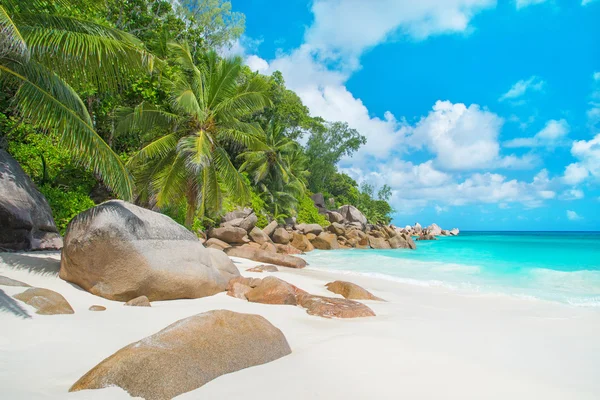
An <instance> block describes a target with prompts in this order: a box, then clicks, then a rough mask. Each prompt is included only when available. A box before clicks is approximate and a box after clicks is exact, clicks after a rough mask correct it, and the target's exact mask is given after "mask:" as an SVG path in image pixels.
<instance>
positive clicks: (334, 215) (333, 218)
mask: <svg viewBox="0 0 600 400" xmlns="http://www.w3.org/2000/svg"><path fill="white" fill-rule="evenodd" d="M327 218H328V219H329V222H331V223H333V222H337V223H338V224H341V223H342V222H344V217H343V216H342V214H340V213H339V212H337V211H329V212H328V213H327Z"/></svg>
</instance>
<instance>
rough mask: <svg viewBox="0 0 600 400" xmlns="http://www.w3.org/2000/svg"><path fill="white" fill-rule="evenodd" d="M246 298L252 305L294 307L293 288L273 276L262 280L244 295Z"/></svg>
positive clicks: (294, 296)
mask: <svg viewBox="0 0 600 400" xmlns="http://www.w3.org/2000/svg"><path fill="white" fill-rule="evenodd" d="M246 298H247V299H248V301H250V302H252V303H263V304H283V305H290V306H295V305H296V291H295V290H294V286H292V285H290V284H289V283H287V282H286V281H283V280H281V279H279V278H276V277H274V276H269V277H266V278H265V279H263V280H262V281H261V282H260V284H258V286H256V287H255V288H253V289H252V290H250V291H248V292H247V293H246Z"/></svg>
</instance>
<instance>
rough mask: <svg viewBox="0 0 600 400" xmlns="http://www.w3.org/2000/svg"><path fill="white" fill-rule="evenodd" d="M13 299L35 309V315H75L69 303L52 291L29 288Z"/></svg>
mask: <svg viewBox="0 0 600 400" xmlns="http://www.w3.org/2000/svg"><path fill="white" fill-rule="evenodd" d="M13 297H14V298H15V299H17V300H21V301H23V302H25V303H27V304H29V305H30V306H33V307H35V308H36V309H37V311H36V314H40V315H56V314H74V313H75V311H73V308H72V307H71V305H70V304H69V302H68V301H67V300H66V299H65V298H64V297H63V296H62V295H61V294H60V293H56V292H55V291H53V290H49V289H42V288H31V289H27V290H26V291H24V292H23V293H19V294H16V295H14V296H13Z"/></svg>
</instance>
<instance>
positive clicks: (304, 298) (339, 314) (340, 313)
mask: <svg viewBox="0 0 600 400" xmlns="http://www.w3.org/2000/svg"><path fill="white" fill-rule="evenodd" d="M297 301H298V304H299V305H300V306H302V307H304V308H306V312H307V313H308V314H310V315H318V316H319V317H324V318H360V317H374V316H375V313H374V312H373V310H371V309H370V308H369V307H367V306H366V305H364V304H362V303H359V302H358V301H353V300H347V299H336V298H333V297H323V296H315V295H312V294H304V295H300V296H298V300H297Z"/></svg>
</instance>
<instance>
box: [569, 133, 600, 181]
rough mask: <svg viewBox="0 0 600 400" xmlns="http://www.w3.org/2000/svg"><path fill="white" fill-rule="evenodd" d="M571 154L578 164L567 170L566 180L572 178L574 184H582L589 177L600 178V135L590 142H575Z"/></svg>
mask: <svg viewBox="0 0 600 400" xmlns="http://www.w3.org/2000/svg"><path fill="white" fill-rule="evenodd" d="M571 154H572V155H573V157H575V158H576V159H578V162H576V163H573V164H570V165H569V166H568V167H567V168H566V170H565V179H566V180H568V179H569V177H571V178H572V179H571V181H572V182H574V183H578V182H582V181H583V180H584V179H585V178H586V177H587V176H588V175H589V176H590V177H594V178H596V179H598V178H600V134H597V135H596V136H595V137H594V138H593V139H590V140H577V141H575V142H573V146H572V147H571Z"/></svg>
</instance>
